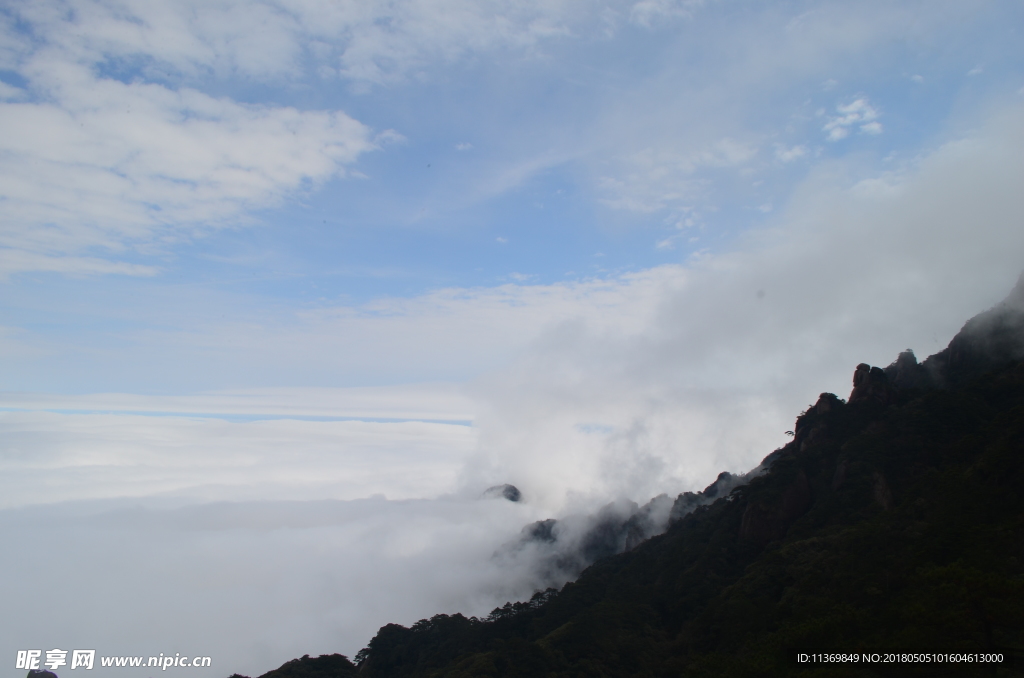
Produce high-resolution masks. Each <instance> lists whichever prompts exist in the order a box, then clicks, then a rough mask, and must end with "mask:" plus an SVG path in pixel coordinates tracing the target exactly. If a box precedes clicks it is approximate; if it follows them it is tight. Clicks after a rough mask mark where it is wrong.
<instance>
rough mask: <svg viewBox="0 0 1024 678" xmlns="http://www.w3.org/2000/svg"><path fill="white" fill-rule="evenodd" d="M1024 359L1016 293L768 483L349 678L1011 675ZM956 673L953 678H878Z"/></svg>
mask: <svg viewBox="0 0 1024 678" xmlns="http://www.w3.org/2000/svg"><path fill="white" fill-rule="evenodd" d="M1022 359H1024V284H1018V286H1017V288H1016V289H1015V290H1014V292H1013V293H1012V294H1011V295H1010V297H1009V298H1008V299H1007V300H1006V301H1005V302H1003V303H1002V304H1001V305H1000V306H997V307H996V308H994V309H992V310H990V311H987V312H986V313H983V314H981V315H979V316H977V317H976V318H974V319H972V320H971V321H970V322H968V323H967V325H965V326H964V329H963V330H962V331H961V332H960V334H958V335H957V337H956V338H954V340H953V341H952V342H951V343H950V346H949V347H948V348H947V349H946V350H944V351H943V352H941V353H939V354H936V355H935V356H932V357H931V358H929V359H928V360H926V361H925V362H923V363H921V364H918V363H917V361H916V360H915V359H914V357H913V354H911V353H909V352H906V353H903V354H901V355H900V357H899V359H898V360H897V361H896V362H895V363H893V365H890V366H889V367H887V368H884V369H882V368H877V367H875V368H872V367H869V366H867V365H860V366H858V367H857V370H856V372H855V374H854V389H853V392H852V393H851V396H850V398H849V402H844V401H843V400H841V399H839V398H837V397H836V396H834V395H832V394H822V396H821V397H820V398H819V399H818V401H817V403H815V405H813V406H812V407H810V408H809V409H808V410H807V411H806V412H804V413H802V414H801V415H800V417H799V418H798V419H797V422H796V426H795V428H794V438H793V440H792V441H791V442H790V443H789V444H788V445H786V446H785V447H783V448H781V449H779V450H776V451H775V452H773V453H772V454H770V455H769V456H768V457H767V458H766V460H765V463H764V464H763V466H764V467H765V468H766V470H765V471H764V472H763V473H761V474H760V475H757V476H756V477H753V478H752V479H750V480H749V482H747V483H746V484H744V485H741V486H739V487H736V488H735V489H733V490H732V492H731V493H729V494H728V495H727V496H723V497H721V498H719V499H717V500H716V501H714V502H713V503H710V504H706V505H703V506H699V507H698V508H696V509H695V510H693V511H692V512H690V513H688V514H687V515H685V516H683V517H681V518H678V519H676V520H674V521H673V522H672V523H671V524H670V525H669V527H668V529H667V531H665V532H664V534H661V535H659V536H656V537H653V538H651V539H648V540H646V541H643V542H642V543H640V544H639V545H637V546H636V547H635V548H632V550H629V551H627V552H625V553H621V554H618V555H613V556H610V557H607V558H604V559H602V560H599V561H598V562H597V563H595V564H593V565H591V566H590V567H589V568H587V569H586V570H585V571H583V573H582V574H581V575H580V577H579V578H578V579H577V580H576V581H575V582H573V583H569V584H566V585H565V586H564V587H563V588H562V589H561V590H560V591H555V590H549V591H547V592H544V593H539V594H537V595H536V596H535V597H534V599H533V600H532V601H530V602H528V603H517V604H514V605H511V604H510V605H506V606H505V607H504V608H499V609H497V610H495V611H494V612H493V613H492V614H491V615H490V617H488V618H487V619H485V620H479V619H475V618H472V619H467V618H465V617H463V616H461V615H439V616H436V617H433V618H432V619H428V620H422V621H420V622H418V623H417V624H415V625H413V627H412V628H405V627H402V626H398V625H394V624H389V625H387V626H385V627H383V628H381V629H380V631H379V632H378V633H377V635H376V636H375V637H374V638H373V639H372V640H371V641H370V643H369V646H368V647H367V648H366V649H365V650H363V651H362V652H360V654H359V655H358V656H357V657H356V660H357V661H356V663H357V664H358V674H359V675H361V676H367V677H368V678H375V677H378V676H380V677H388V678H399V677H406V676H409V677H412V676H424V677H426V676H450V677H469V676H566V677H568V676H579V677H581V678H582V677H584V676H586V677H587V678H590V677H592V676H680V675H686V676H764V675H808V676H810V675H850V676H860V675H864V676H871V675H887V674H886V671H885V667H883V666H879V665H872V666H866V665H863V664H857V665H844V666H830V667H821V666H817V667H811V668H807V667H806V666H804V667H800V666H798V665H796V664H794V663H792V660H791V655H792V652H787V649H795V648H807V649H817V650H819V651H820V650H837V651H846V652H853V651H858V652H863V651H882V650H886V649H899V650H912V651H943V652H951V651H959V652H968V651H979V652H981V651H993V650H999V651H1002V652H1004V653H1005V654H1006V655H1007V656H1010V655H1013V654H1018V655H1019V654H1020V650H1019V648H1024V360H1022ZM1015 648H1017V649H1016V650H1015ZM296 661H299V660H296ZM288 666H289V665H287V664H286V665H285V667H282V669H279V670H278V671H283V670H284V669H285V668H286V667H288ZM343 668H344V672H343V673H338V674H337V675H347V674H348V673H349V672H351V673H354V672H355V671H356V669H353V668H352V667H351V666H345V667H343ZM1020 669H1021V666H1020V661H1019V660H1018V662H1017V666H1016V668H1013V667H1007V666H1005V665H1004V666H1002V667H999V668H995V667H981V666H978V665H973V666H969V667H967V668H966V672H967V673H970V674H977V675H1018V673H1017V672H1019V670H1020ZM950 672H952V673H953V674H956V675H960V674H963V673H964V672H965V668H964V666H963V665H959V667H956V666H953V665H949V664H945V665H943V666H939V665H935V664H930V665H927V666H917V667H913V666H906V665H904V666H899V667H896V668H895V669H894V670H891V672H890V674H891V675H945V674H946V673H950ZM268 678H269V675H268Z"/></svg>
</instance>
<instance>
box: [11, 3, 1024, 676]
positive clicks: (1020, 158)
mask: <svg viewBox="0 0 1024 678" xmlns="http://www.w3.org/2000/svg"><path fill="white" fill-rule="evenodd" d="M1021 27H1024V6H1022V5H1021V4H1020V3H1018V2H1012V1H1009V0H1008V1H1005V2H981V1H979V2H967V1H965V0H956V1H950V2H943V1H941V0H929V1H928V2H924V1H922V2H891V1H886V2H882V1H879V2H872V1H864V2H784V3H783V2H741V1H727V0H721V1H717V2H715V1H707V2H701V1H699V0H690V1H677V0H640V1H636V0H622V1H617V0H608V1H606V2H588V1H584V0H544V1H543V2H541V1H536V2H535V1H533V0H519V1H517V2H511V1H503V0H491V1H488V0H476V1H470V0H391V1H389V2H383V1H381V2H377V1H375V0H361V1H354V0H353V1H349V0H332V1H331V2H322V1H311V0H310V1H307V0H277V1H270V0H267V1H257V0H223V1H219V0H203V1H202V2H198V1H193V0H180V1H177V2H171V1H163V0H120V1H117V0H76V1H71V2H62V1H60V0H31V1H28V0H26V1H23V2H22V1H18V0H8V1H6V2H0V359H2V362H0V365H2V369H0V469H2V471H3V472H2V474H0V488H2V491H0V535H2V536H3V538H5V539H6V540H7V543H10V544H18V545H19V547H18V548H16V549H8V550H6V551H5V554H4V555H3V556H2V557H0V574H2V575H4V576H3V577H0V582H2V583H0V599H3V600H5V601H17V606H16V608H11V609H17V610H18V614H17V615H14V616H11V615H9V616H8V620H7V621H5V622H0V638H2V640H0V656H3V657H8V658H9V660H10V661H11V662H13V661H14V654H15V651H16V650H17V649H26V648H27V649H32V648H37V649H51V648H53V647H61V648H64V645H69V646H71V647H73V648H77V647H86V646H87V647H93V646H94V645H95V646H96V647H95V649H97V652H98V653H99V654H101V655H102V654H115V653H125V654H140V655H141V654H146V653H159V652H163V653H165V654H166V653H168V651H170V652H171V653H173V652H182V653H187V654H210V655H212V656H213V657H214V663H215V665H214V667H213V669H212V670H211V672H209V673H206V674H204V675H210V676H219V677H220V678H223V677H224V676H227V675H229V674H231V673H233V672H235V671H240V672H242V673H249V674H251V675H257V674H258V673H262V672H264V671H266V670H269V669H270V668H274V667H276V666H277V665H279V664H280V663H282V662H283V661H285V660H287V659H290V658H292V657H295V656H299V655H301V654H306V653H309V654H318V653H320V652H330V651H343V652H346V653H348V654H352V653H354V652H355V651H356V650H358V649H359V648H360V647H362V646H363V644H365V642H366V641H367V640H368V639H369V637H370V636H371V635H372V633H373V630H374V629H375V628H376V627H377V626H379V625H381V624H383V623H386V622H388V621H395V622H401V623H406V624H407V623H410V622H412V621H415V620H416V619H417V618H419V617H421V616H425V615H429V614H432V613H435V612H454V611H457V610H461V611H464V612H468V613H476V614H479V613H481V612H486V611H487V610H488V609H490V607H493V605H494V604H497V603H500V602H503V601H504V600H506V599H507V598H508V597H514V596H521V595H529V592H530V586H531V579H530V576H529V572H528V571H527V570H525V569H523V570H519V569H516V568H511V569H510V566H500V565H499V564H496V563H495V562H494V561H492V560H491V559H490V554H492V553H493V552H494V550H495V548H497V547H498V546H499V545H500V544H501V543H503V542H505V541H507V540H508V539H511V538H513V537H514V535H515V534H516V533H517V532H518V530H519V528H520V527H521V526H522V525H523V524H524V523H525V522H528V521H530V520H535V519H538V518H544V517H549V516H550V515H559V514H564V513H565V512H567V511H584V510H592V509H593V508H594V507H595V506H598V505H600V504H602V503H604V502H607V501H610V500H612V499H615V498H620V497H628V498H631V499H633V500H636V501H645V500H646V499H648V498H650V497H651V496H653V495H655V494H657V493H659V492H668V493H670V494H675V493H678V492H680V491H682V490H687V489H694V488H700V487H703V486H704V485H706V484H707V483H708V482H710V480H712V479H713V478H714V476H715V475H716V474H717V473H718V472H719V471H722V470H730V471H745V470H747V469H749V468H751V467H753V466H755V465H756V464H757V463H758V462H759V461H760V459H761V458H762V457H764V456H765V455H766V454H767V453H769V452H770V451H771V450H772V449H774V448H775V447H776V446H778V445H781V444H782V443H784V442H785V440H786V437H785V436H784V435H783V432H784V431H785V430H786V429H788V428H791V427H792V421H793V419H794V417H795V416H796V414H797V413H798V412H799V411H800V410H801V409H803V408H805V407H806V406H807V405H808V404H810V403H812V402H813V401H814V400H815V399H816V397H817V395H818V393H819V392H821V391H825V390H830V391H835V392H836V393H837V394H838V395H840V396H841V397H845V396H846V395H847V394H848V392H849V388H850V377H851V375H852V373H853V368H854V366H855V365H856V364H857V363H858V362H861V361H866V362H870V363H872V364H882V365H884V364H886V363H888V362H890V361H891V360H892V359H894V358H895V356H896V354H897V353H898V352H899V351H900V350H903V349H905V348H907V347H910V348H913V349H914V350H915V351H916V352H917V353H918V355H919V356H920V357H924V356H925V355H928V354H930V353H932V352H934V351H936V350H938V349H940V348H942V347H943V346H944V345H945V344H946V342H948V340H949V339H950V337H951V336H952V335H953V334H954V333H955V332H956V331H957V329H958V328H959V327H960V326H961V325H962V323H963V322H964V321H965V320H966V319H967V318H968V317H970V316H971V315H973V314H974V313H976V312H978V311H980V310H983V309H984V308H986V307H988V306H990V305H992V304H993V303H995V302H996V301H998V300H999V299H1000V298H1002V296H1004V295H1005V294H1006V292H1007V291H1008V290H1009V289H1010V287H1011V286H1012V285H1013V284H1014V282H1015V281H1016V279H1017V276H1018V275H1019V274H1020V273H1021V271H1022V270H1024V191H1021V187H1022V186H1024V39H1022V36H1021V35H1020V29H1021ZM502 482H512V483H515V484H516V485H517V486H519V487H520V489H521V490H522V491H523V494H524V497H525V499H526V503H525V504H524V505H521V506H514V505H512V504H509V503H507V502H503V501H500V500H483V501H481V500H479V499H478V498H477V497H478V496H479V494H480V492H481V491H482V490H483V489H484V488H486V487H487V486H489V485H493V484H497V483H502ZM183 554H191V555H183ZM506 565H507V564H506ZM138 600H145V601H150V603H147V604H144V605H138V604H137V603H136V601H138ZM197 620H199V621H197ZM3 661H8V659H4V660H3ZM11 666H13V663H12V664H11ZM5 670H8V671H13V669H12V668H10V667H9V668H8V669H5ZM61 671H63V673H62V672H61ZM123 671H124V673H125V675H129V674H131V672H130V671H127V670H123ZM172 672H173V670H172ZM177 672H178V673H179V674H181V673H190V672H188V671H184V670H183V669H178V670H177ZM16 673H17V672H16ZM58 673H60V675H61V676H62V678H66V675H72V676H73V675H75V674H76V673H79V671H78V670H76V671H74V672H69V671H67V668H66V667H64V668H63V669H61V670H58ZM11 675H12V676H13V675H14V673H12V674H11Z"/></svg>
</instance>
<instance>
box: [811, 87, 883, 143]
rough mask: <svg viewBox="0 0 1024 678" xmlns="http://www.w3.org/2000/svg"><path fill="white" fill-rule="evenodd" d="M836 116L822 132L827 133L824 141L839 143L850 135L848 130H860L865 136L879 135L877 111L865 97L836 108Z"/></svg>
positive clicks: (879, 127)
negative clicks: (854, 128)
mask: <svg viewBox="0 0 1024 678" xmlns="http://www.w3.org/2000/svg"><path fill="white" fill-rule="evenodd" d="M836 112H837V113H839V115H837V116H831V117H829V119H828V122H826V123H825V126H824V127H822V131H825V132H828V135H827V136H826V139H828V140H829V141H839V140H840V139H845V138H846V137H848V136H849V135H850V129H851V128H853V127H858V128H860V131H861V132H863V133H865V134H881V133H882V123H880V122H878V117H879V113H878V110H877V109H876V108H875V107H874V106H872V105H871V103H870V102H869V101H868V100H867V98H866V97H860V98H858V99H855V100H853V101H851V102H850V103H848V104H840V105H838V106H836Z"/></svg>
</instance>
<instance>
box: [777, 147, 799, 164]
mask: <svg viewBox="0 0 1024 678" xmlns="http://www.w3.org/2000/svg"><path fill="white" fill-rule="evenodd" d="M806 155H807V147H806V146H803V145H799V144H798V145H796V146H792V147H790V148H786V147H785V146H783V145H782V144H776V145H775V157H776V158H778V159H779V160H780V161H782V162H793V161H794V160H798V159H800V158H803V157H806Z"/></svg>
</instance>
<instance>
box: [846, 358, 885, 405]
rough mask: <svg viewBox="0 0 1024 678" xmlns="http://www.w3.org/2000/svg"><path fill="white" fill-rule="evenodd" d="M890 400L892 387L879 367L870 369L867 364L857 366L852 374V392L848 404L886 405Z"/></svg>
mask: <svg viewBox="0 0 1024 678" xmlns="http://www.w3.org/2000/svg"><path fill="white" fill-rule="evenodd" d="M891 399H892V386H890V385H889V378H888V377H886V376H885V371H884V370H883V369H882V368H881V367H872V366H871V365H868V364H867V363H861V364H860V365H857V370H856V371H855V372H854V373H853V391H852V392H851V393H850V403H851V404H852V403H858V402H876V403H879V404H882V405H886V404H888V403H889V401H890V400H891Z"/></svg>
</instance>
